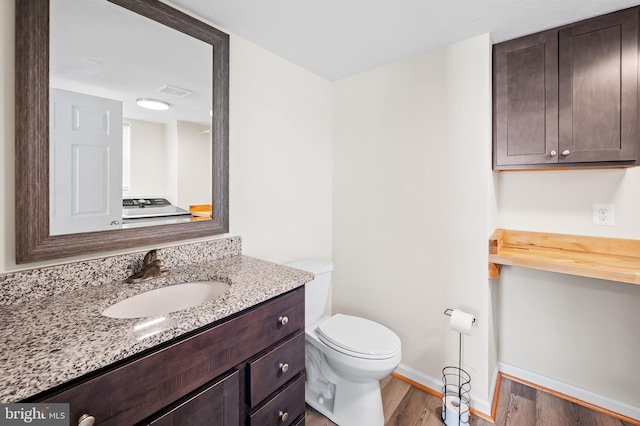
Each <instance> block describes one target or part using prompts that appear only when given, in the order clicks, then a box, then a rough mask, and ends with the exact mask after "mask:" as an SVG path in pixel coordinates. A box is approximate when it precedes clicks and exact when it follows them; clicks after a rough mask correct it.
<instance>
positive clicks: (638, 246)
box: [489, 229, 640, 284]
mask: <svg viewBox="0 0 640 426" xmlns="http://www.w3.org/2000/svg"><path fill="white" fill-rule="evenodd" d="M500 265H509V266H519V267H522V268H531V269H540V270H543V271H550V272H557V273H560V274H569V275H578V276H581V277H591V278H600V279H603V280H610V281H620V282H624V283H630V284H640V241H639V240H624V239H618V238H603V237H586V236H580V235H565V234H547V233H542V232H527V231H513V230H508V229H496V231H495V232H494V233H493V235H492V236H491V237H490V238H489V277H490V278H492V279H497V278H498V277H499V274H500Z"/></svg>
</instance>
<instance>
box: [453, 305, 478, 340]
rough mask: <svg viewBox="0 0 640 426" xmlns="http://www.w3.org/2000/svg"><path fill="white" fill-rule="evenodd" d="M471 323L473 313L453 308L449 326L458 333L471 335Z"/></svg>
mask: <svg viewBox="0 0 640 426" xmlns="http://www.w3.org/2000/svg"><path fill="white" fill-rule="evenodd" d="M472 325H473V315H471V314H468V313H466V312H463V311H461V310H458V309H454V310H453V312H452V313H451V321H450V322H449V327H450V328H451V329H452V330H455V331H457V332H459V333H464V334H466V335H467V336H470V335H471V326H472Z"/></svg>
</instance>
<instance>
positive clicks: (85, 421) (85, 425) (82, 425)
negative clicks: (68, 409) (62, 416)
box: [78, 414, 96, 426]
mask: <svg viewBox="0 0 640 426" xmlns="http://www.w3.org/2000/svg"><path fill="white" fill-rule="evenodd" d="M95 422H96V419H95V417H93V416H90V415H88V414H83V415H82V416H80V418H79V419H78V426H93V424H94V423H95Z"/></svg>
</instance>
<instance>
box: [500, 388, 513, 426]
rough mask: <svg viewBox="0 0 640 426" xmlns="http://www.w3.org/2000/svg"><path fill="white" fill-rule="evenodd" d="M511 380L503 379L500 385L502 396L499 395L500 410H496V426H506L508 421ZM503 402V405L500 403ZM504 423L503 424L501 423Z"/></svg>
mask: <svg viewBox="0 0 640 426" xmlns="http://www.w3.org/2000/svg"><path fill="white" fill-rule="evenodd" d="M512 383H513V382H512V381H511V380H505V379H504V378H503V379H502V381H501V383H500V394H499V395H498V409H497V410H496V424H504V422H506V419H507V410H508V408H509V405H508V404H506V403H505V402H506V401H509V394H510V393H511V384H512ZM500 402H502V404H501V403H500ZM501 422H502V423H501Z"/></svg>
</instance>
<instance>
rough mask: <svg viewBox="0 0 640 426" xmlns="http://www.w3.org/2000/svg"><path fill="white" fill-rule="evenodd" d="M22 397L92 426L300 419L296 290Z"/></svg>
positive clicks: (229, 424) (299, 292)
mask: <svg viewBox="0 0 640 426" xmlns="http://www.w3.org/2000/svg"><path fill="white" fill-rule="evenodd" d="M28 401H29V402H66V403H69V404H70V409H71V419H72V423H74V421H77V419H78V418H80V417H81V416H82V415H83V414H88V415H91V416H93V417H95V419H96V423H95V424H96V425H100V426H102V425H118V426H123V425H155V426H160V425H177V424H180V425H182V424H185V425H186V424H188V425H190V426H198V425H210V424H216V425H222V426H236V425H254V426H255V425H260V426H267V425H271V424H273V425H282V426H288V425H290V424H303V423H298V422H299V421H300V420H302V421H303V422H304V288H303V287H301V288H298V289H296V290H292V291H290V292H288V293H285V294H283V295H281V296H278V297H276V298H274V299H271V300H270V301H267V302H264V303H262V304H260V305H258V306H256V307H253V308H250V309H248V310H246V311H243V312H241V313H239V314H237V315H235V316H233V317H232V318H230V319H228V320H223V321H220V322H219V323H215V324H213V325H212V326H207V327H203V328H202V329H200V330H197V331H195V332H193V333H191V334H190V335H188V336H184V337H180V338H177V339H175V340H174V341H171V342H168V343H166V344H164V345H162V346H159V347H158V348H154V349H151V350H149V351H147V353H143V354H140V355H138V356H134V357H131V358H130V359H127V360H124V361H121V362H120V363H118V364H117V365H114V366H113V367H112V368H107V369H105V371H100V372H96V373H94V374H90V375H87V376H86V377H84V378H82V379H80V380H78V381H74V383H70V384H69V385H67V386H65V385H63V386H61V387H60V388H58V389H54V390H52V391H49V392H45V393H43V394H40V395H37V396H36V397H34V398H30V399H29V400H28ZM256 419H257V420H256Z"/></svg>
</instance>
